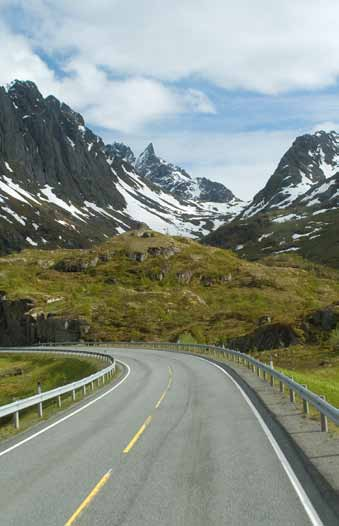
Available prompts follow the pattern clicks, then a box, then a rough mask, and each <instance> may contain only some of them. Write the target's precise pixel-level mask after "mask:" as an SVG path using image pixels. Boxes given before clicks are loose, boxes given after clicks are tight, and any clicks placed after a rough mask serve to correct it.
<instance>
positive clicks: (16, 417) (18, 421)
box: [13, 411, 20, 429]
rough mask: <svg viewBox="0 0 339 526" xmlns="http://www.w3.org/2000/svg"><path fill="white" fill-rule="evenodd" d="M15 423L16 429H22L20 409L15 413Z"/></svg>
mask: <svg viewBox="0 0 339 526" xmlns="http://www.w3.org/2000/svg"><path fill="white" fill-rule="evenodd" d="M13 423H14V427H15V429H20V417H19V411H15V413H14V415H13Z"/></svg>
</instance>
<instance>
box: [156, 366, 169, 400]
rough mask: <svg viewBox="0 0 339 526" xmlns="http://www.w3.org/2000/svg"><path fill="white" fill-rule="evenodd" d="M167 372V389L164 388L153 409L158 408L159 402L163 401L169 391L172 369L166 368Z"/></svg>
mask: <svg viewBox="0 0 339 526" xmlns="http://www.w3.org/2000/svg"><path fill="white" fill-rule="evenodd" d="M168 372H169V380H168V384H167V387H166V389H165V391H164V392H163V393H162V395H161V397H160V398H159V400H158V401H157V403H156V404H155V409H158V408H159V407H160V404H161V402H162V401H163V399H164V398H165V396H166V395H167V393H168V391H169V389H170V387H171V385H172V381H173V372H172V369H171V368H170V367H169V368H168Z"/></svg>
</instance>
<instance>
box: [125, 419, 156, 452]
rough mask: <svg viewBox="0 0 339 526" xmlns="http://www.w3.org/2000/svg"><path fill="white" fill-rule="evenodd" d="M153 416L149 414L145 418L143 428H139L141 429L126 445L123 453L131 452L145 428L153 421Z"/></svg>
mask: <svg viewBox="0 0 339 526" xmlns="http://www.w3.org/2000/svg"><path fill="white" fill-rule="evenodd" d="M152 418H153V417H152V416H148V417H147V418H146V420H145V422H144V423H143V424H142V426H141V428H140V429H139V431H137V432H136V433H135V435H134V437H133V438H132V440H131V441H130V442H129V444H128V445H127V446H126V447H125V449H124V450H123V453H129V452H130V450H131V449H132V447H133V446H134V444H136V442H137V441H138V440H139V438H140V437H141V435H142V434H143V432H144V431H145V429H146V428H147V426H149V424H150V423H151V422H152Z"/></svg>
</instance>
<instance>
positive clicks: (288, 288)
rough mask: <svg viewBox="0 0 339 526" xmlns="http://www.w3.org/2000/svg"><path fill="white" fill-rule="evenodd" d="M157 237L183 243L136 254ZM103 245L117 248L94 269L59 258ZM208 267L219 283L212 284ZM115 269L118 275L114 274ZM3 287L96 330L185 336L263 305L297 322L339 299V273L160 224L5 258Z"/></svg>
mask: <svg viewBox="0 0 339 526" xmlns="http://www.w3.org/2000/svg"><path fill="white" fill-rule="evenodd" d="M152 246H153V247H168V246H171V247H175V248H176V249H177V250H178V253H177V254H176V255H174V256H171V257H169V258H166V257H165V256H157V257H151V256H148V257H147V258H146V259H145V261H143V262H136V261H134V260H132V259H131V258H130V257H129V254H130V253H131V252H135V251H140V252H147V250H148V248H149V247H152ZM96 255H106V256H107V255H108V259H109V260H108V261H100V262H99V263H98V264H97V266H96V267H95V268H89V269H88V270H86V271H85V272H77V273H74V272H72V273H65V272H59V271H57V270H55V269H54V268H53V266H54V264H55V263H56V262H57V261H59V260H62V259H64V258H67V259H70V258H71V259H73V260H79V259H83V260H89V259H93V257H95V256H96ZM275 261H276V263H275ZM160 271H161V272H163V273H164V279H163V280H162V281H157V280H156V279H154V276H153V275H154V273H158V272H160ZM185 271H191V272H192V273H193V275H192V279H191V281H190V283H187V284H182V283H180V282H179V280H178V278H177V273H180V272H185ZM202 276H204V277H205V278H206V277H207V278H209V279H211V280H212V282H213V283H212V285H211V286H204V284H203V282H202V281H201V277H202ZM112 278H114V279H115V280H117V283H116V284H112V283H111V284H108V283H107V281H109V280H111V281H112ZM229 279H230V280H229ZM0 290H5V291H7V293H8V298H9V299H13V298H23V297H29V298H32V299H33V300H34V301H35V302H36V308H35V309H34V310H35V312H37V313H38V312H41V311H43V312H45V313H46V312H53V313H56V314H60V315H69V316H72V317H74V316H79V317H84V318H86V319H87V320H88V321H89V322H90V324H91V330H90V333H89V338H102V339H114V340H124V339H125V340H130V339H133V340H139V339H141V340H146V341H147V340H175V339H177V338H178V337H179V336H181V335H182V334H184V333H187V334H190V335H192V336H193V337H194V338H195V339H196V340H198V341H201V342H211V343H215V342H217V341H218V340H219V339H221V338H227V337H232V336H239V335H241V334H245V333H247V332H249V331H251V330H253V329H254V328H255V327H256V326H257V325H256V324H257V320H258V318H259V317H260V316H262V315H270V316H271V317H272V320H273V321H280V322H290V323H293V322H295V320H296V319H297V318H300V317H303V316H304V315H305V314H307V313H308V312H310V311H312V310H314V309H317V308H320V307H322V306H326V305H328V304H330V303H332V302H334V301H336V300H337V298H338V293H339V281H338V273H337V272H336V271H335V270H332V269H326V268H324V267H318V266H316V265H314V264H309V263H305V262H304V261H303V260H302V259H301V258H297V257H292V256H288V257H286V258H285V259H284V257H280V258H278V259H277V260H275V259H274V258H273V259H272V258H271V259H270V260H268V261H267V262H264V264H261V263H260V264H259V263H250V262H248V261H245V260H243V259H240V258H239V257H237V256H236V255H235V254H234V253H232V252H230V251H225V250H223V249H218V248H213V247H207V246H202V245H200V244H198V243H196V242H194V241H191V240H187V239H184V238H171V237H168V236H164V235H161V234H158V233H154V237H150V238H140V237H139V236H138V234H137V233H135V232H131V233H128V234H124V235H121V236H117V237H115V238H113V239H111V240H109V241H107V243H105V244H104V245H101V246H99V247H97V248H95V249H92V250H90V251H86V250H68V251H66V250H56V251H43V250H25V251H23V252H21V253H20V254H16V255H11V256H7V257H5V258H0ZM56 298H57V299H58V301H53V302H50V301H51V300H53V299H56ZM60 298H61V299H60Z"/></svg>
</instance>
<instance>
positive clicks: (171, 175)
mask: <svg viewBox="0 0 339 526" xmlns="http://www.w3.org/2000/svg"><path fill="white" fill-rule="evenodd" d="M135 167H136V170H137V171H138V173H140V174H141V175H143V176H144V177H146V178H147V179H149V180H150V181H152V182H153V183H156V184H157V185H159V186H161V188H163V189H164V190H166V191H167V192H171V193H173V194H175V195H176V196H177V197H178V198H179V199H190V200H194V201H197V202H214V203H230V202H233V203H235V202H239V200H238V199H236V198H235V196H234V195H233V193H232V192H231V191H230V190H228V188H226V187H225V186H224V185H223V184H221V183H216V182H214V181H210V180H209V179H207V178H205V177H200V178H199V177H198V178H196V179H194V178H192V177H191V176H190V175H189V174H188V173H187V172H186V171H185V170H184V169H183V168H180V167H179V166H175V165H173V164H171V163H167V162H166V161H164V160H163V159H161V158H160V157H158V156H157V155H156V154H155V151H154V146H153V144H152V143H151V144H149V145H148V146H147V148H146V149H145V151H144V152H143V153H142V154H141V155H140V156H139V157H138V159H137V161H136V163H135Z"/></svg>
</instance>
